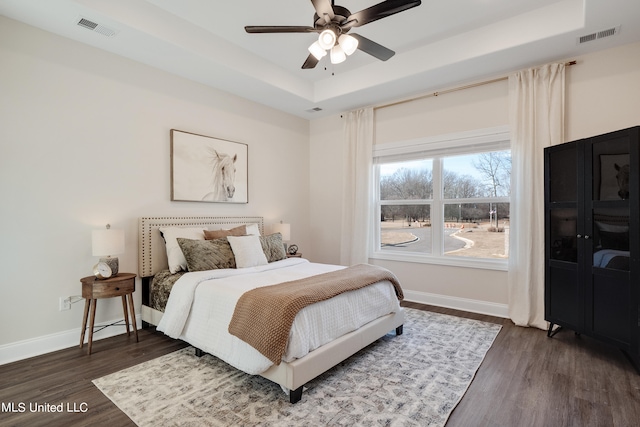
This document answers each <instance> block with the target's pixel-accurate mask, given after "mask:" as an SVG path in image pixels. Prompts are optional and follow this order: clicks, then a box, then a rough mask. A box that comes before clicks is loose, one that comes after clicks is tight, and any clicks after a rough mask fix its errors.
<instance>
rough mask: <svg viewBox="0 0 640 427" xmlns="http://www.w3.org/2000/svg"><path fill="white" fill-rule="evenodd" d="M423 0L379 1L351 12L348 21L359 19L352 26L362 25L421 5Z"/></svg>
mask: <svg viewBox="0 0 640 427" xmlns="http://www.w3.org/2000/svg"><path fill="white" fill-rule="evenodd" d="M421 3H422V2H421V1H420V0H386V1H383V2H382V3H378V4H376V5H373V6H371V7H368V8H366V9H362V10H361V11H360V12H356V13H353V14H351V16H349V17H348V18H347V21H353V20H355V21H357V22H356V23H354V24H352V25H351V26H352V27H361V26H363V25H364V24H368V23H369V22H373V21H377V20H378V19H382V18H386V17H387V16H391V15H395V14H396V13H399V12H404V11H405V10H407V9H411V8H412V7H416V6H420V4H421Z"/></svg>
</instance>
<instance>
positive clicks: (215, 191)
mask: <svg viewBox="0 0 640 427" xmlns="http://www.w3.org/2000/svg"><path fill="white" fill-rule="evenodd" d="M210 152H211V162H212V164H213V167H212V175H213V180H212V184H211V185H212V191H211V192H209V193H207V194H206V195H205V196H204V197H203V198H202V200H204V201H207V202H226V201H229V200H231V199H233V195H234V194H235V192H236V187H235V185H234V182H235V180H236V165H235V163H236V160H238V155H237V154H234V156H233V157H231V156H230V155H228V154H225V153H220V152H218V151H217V150H214V149H212V150H211V151H210Z"/></svg>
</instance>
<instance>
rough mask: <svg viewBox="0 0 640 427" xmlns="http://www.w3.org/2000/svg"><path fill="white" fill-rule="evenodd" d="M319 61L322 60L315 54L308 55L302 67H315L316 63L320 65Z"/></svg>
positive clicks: (304, 68) (305, 68)
mask: <svg viewBox="0 0 640 427" xmlns="http://www.w3.org/2000/svg"><path fill="white" fill-rule="evenodd" d="M318 62H320V60H319V59H318V58H316V57H315V56H313V55H311V54H310V55H309V56H308V57H307V60H306V61H304V64H302V69H303V70H307V69H309V68H315V66H316V65H318Z"/></svg>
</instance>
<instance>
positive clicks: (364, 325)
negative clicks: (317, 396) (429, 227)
mask: <svg viewBox="0 0 640 427" xmlns="http://www.w3.org/2000/svg"><path fill="white" fill-rule="evenodd" d="M186 229H188V230H190V231H187V230H186ZM236 229H242V230H243V232H244V233H245V234H250V235H258V236H261V237H259V239H260V242H262V244H263V249H264V253H265V255H267V257H268V258H269V260H268V261H269V262H268V263H267V264H260V265H251V264H247V263H246V260H243V259H242V258H241V257H240V256H239V251H238V247H237V246H235V247H234V249H235V250H236V253H235V260H236V261H237V262H238V265H234V266H233V267H235V268H216V269H212V270H202V269H199V268H194V270H199V271H190V272H188V273H187V272H184V271H175V268H172V271H167V270H168V268H169V267H175V265H174V263H175V257H174V254H175V253H174V252H171V250H172V249H175V242H172V236H173V235H172V233H175V232H176V230H178V234H187V235H188V234H189V232H191V231H193V230H196V233H197V230H207V233H208V234H210V233H212V232H213V230H225V232H227V233H229V232H231V230H236ZM160 230H162V231H163V232H164V234H161V232H160ZM213 233H218V232H217V231H215V232H213ZM239 236H244V234H241V235H239ZM277 237H279V236H277V235H271V236H265V234H264V223H263V218H262V217H143V218H140V219H139V275H140V277H141V278H142V289H143V301H142V302H143V305H142V313H141V315H142V320H143V325H144V326H149V325H155V326H157V327H158V330H161V331H163V332H165V333H166V334H167V335H169V336H172V337H174V338H178V339H182V340H184V341H186V342H188V343H189V344H191V345H193V346H194V347H195V348H196V354H198V355H201V354H203V353H205V352H206V353H211V354H213V355H214V356H216V357H219V358H220V359H222V360H224V361H225V362H227V363H229V364H230V365H232V366H235V367H236V368H238V369H241V370H243V371H245V372H247V373H250V374H259V375H261V376H263V377H265V378H267V379H269V380H271V381H273V382H275V383H277V384H279V385H280V386H281V387H282V388H283V389H284V390H286V391H287V392H288V394H289V400H290V402H291V403H296V402H297V401H299V400H300V399H301V397H302V390H303V386H304V384H306V383H307V382H309V381H310V380H312V379H313V378H315V377H317V376H318V375H320V374H322V373H323V372H325V371H326V370H328V369H330V368H331V367H333V366H335V365H336V364H338V363H340V362H341V361H343V360H345V359H346V358H348V357H349V356H351V355H353V354H355V353H356V352H358V351H359V350H361V349H363V348H364V347H366V346H368V345H369V344H371V343H373V342H374V341H376V340H377V339H379V338H380V337H382V336H384V335H386V334H387V333H389V332H390V331H393V330H395V332H396V334H401V333H402V325H403V323H404V312H403V310H402V308H401V307H400V305H399V300H400V299H401V298H402V293H401V289H400V287H399V284H397V282H396V285H394V284H392V282H394V280H393V278H389V279H388V280H387V279H386V278H384V276H381V277H383V279H380V280H379V281H377V282H375V283H372V284H371V285H368V286H363V287H361V288H360V289H358V290H353V291H349V292H343V293H340V294H339V295H337V296H334V297H331V298H330V299H326V300H322V301H320V302H317V303H314V304H311V305H309V306H307V307H305V308H303V309H302V310H301V311H300V313H299V314H298V315H296V316H295V319H294V320H293V325H292V327H291V331H290V332H288V341H287V343H286V348H285V349H284V350H283V351H284V352H281V353H282V357H281V359H280V354H281V353H274V354H276V356H273V354H271V353H265V352H264V350H263V349H261V350H262V351H263V352H262V353H261V352H260V351H258V350H256V348H254V347H253V346H251V345H249V344H247V342H245V341H243V340H242V339H240V338H239V336H241V335H232V333H230V332H229V331H232V330H233V328H231V327H230V325H231V324H232V323H233V324H234V325H235V324H237V322H238V320H237V317H238V316H239V315H238V311H239V309H240V304H239V301H240V300H241V299H242V300H244V299H245V297H246V296H247V295H249V294H252V293H253V292H261V291H262V290H264V289H266V288H265V287H270V286H269V285H273V284H276V283H281V282H286V285H291V286H293V285H294V282H295V283H297V282H298V281H303V280H311V281H313V280H316V279H317V280H320V278H323V280H329V279H330V280H334V279H333V278H334V277H338V276H337V275H342V274H343V273H344V274H349V273H351V274H356V272H354V271H355V270H356V269H357V268H358V267H359V266H354V267H350V268H345V267H342V266H332V265H326V264H316V263H311V262H309V261H308V260H306V259H302V258H286V257H284V258H282V257H276V258H275V259H273V260H272V259H271V257H272V256H273V254H271V253H269V252H268V250H267V248H268V246H264V245H265V243H264V242H265V241H267V242H269V241H272V240H273V242H275V243H277V242H278V240H277ZM272 238H273V239H272ZM165 239H167V240H166V242H167V244H166V245H165ZM226 239H227V240H228V241H229V242H238V241H242V242H247V241H250V240H252V239H254V238H253V237H252V238H249V237H246V238H245V237H236V236H232V237H227V238H226ZM197 240H198V239H195V240H191V239H187V240H183V239H178V242H179V243H180V244H181V245H182V246H181V248H183V249H184V252H183V255H186V256H187V257H189V256H190V255H191V252H190V246H193V247H198V246H207V247H209V245H210V244H213V242H209V243H207V244H205V243H202V239H199V240H200V241H197ZM224 241H225V240H224V239H222V240H220V239H216V240H215V242H218V243H220V244H221V245H222V244H223V243H224ZM227 245H228V244H227ZM275 252H277V251H275ZM168 254H170V255H169V256H168ZM279 258H282V259H279ZM191 261H192V260H191V259H190V262H191ZM241 263H242V265H241ZM190 266H193V264H190ZM223 266H226V264H224V265H223ZM364 267H375V266H364ZM389 274H391V273H389ZM391 276H392V275H391ZM154 277H155V280H154ZM375 277H377V276H375ZM376 280H377V279H376ZM305 283H306V282H305ZM281 286H284V285H281ZM324 287H332V286H323V288H324ZM398 291H399V292H398ZM363 301H365V302H366V303H363ZM212 307H215V309H212ZM344 310H348V313H347V314H342V312H343V311H344ZM212 313H213V314H212ZM230 319H233V322H230ZM319 324H320V325H322V327H318V326H317V325H319ZM314 325H316V326H314ZM262 327H265V326H264V325H262ZM236 329H237V328H236ZM250 329H251V328H250ZM276 329H277V328H276ZM256 330H259V328H256ZM233 333H234V334H235V330H233ZM262 335H264V334H262ZM276 341H277V340H276ZM256 347H257V348H260V347H259V346H256ZM265 354H267V355H268V356H265ZM274 357H276V358H277V361H276V359H274Z"/></svg>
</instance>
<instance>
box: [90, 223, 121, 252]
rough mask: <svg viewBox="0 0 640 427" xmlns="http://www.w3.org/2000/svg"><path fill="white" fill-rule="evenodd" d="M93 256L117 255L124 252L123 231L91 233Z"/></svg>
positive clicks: (111, 230) (111, 229)
mask: <svg viewBox="0 0 640 427" xmlns="http://www.w3.org/2000/svg"><path fill="white" fill-rule="evenodd" d="M91 248H92V252H93V256H109V255H117V254H121V253H123V252H124V230H117V229H113V228H108V229H105V230H93V231H92V232H91Z"/></svg>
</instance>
